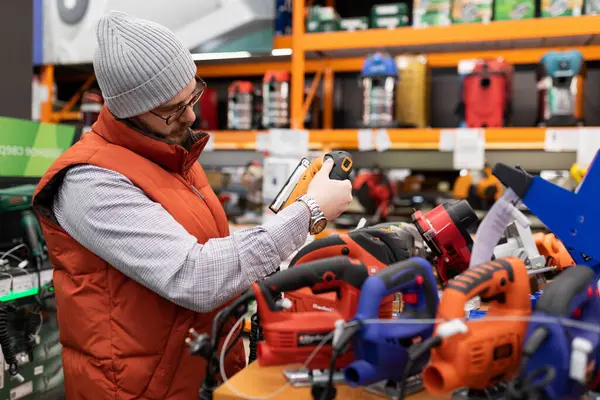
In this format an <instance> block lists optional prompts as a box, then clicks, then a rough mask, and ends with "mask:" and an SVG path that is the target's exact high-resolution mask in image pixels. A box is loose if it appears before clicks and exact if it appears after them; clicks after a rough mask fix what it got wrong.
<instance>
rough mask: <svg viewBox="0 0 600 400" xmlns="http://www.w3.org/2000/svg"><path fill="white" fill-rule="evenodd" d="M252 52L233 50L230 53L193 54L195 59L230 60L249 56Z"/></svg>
mask: <svg viewBox="0 0 600 400" xmlns="http://www.w3.org/2000/svg"><path fill="white" fill-rule="evenodd" d="M248 57H250V53H249V52H247V51H233V52H229V53H196V54H192V58H193V59H194V61H207V60H230V59H234V58H248Z"/></svg>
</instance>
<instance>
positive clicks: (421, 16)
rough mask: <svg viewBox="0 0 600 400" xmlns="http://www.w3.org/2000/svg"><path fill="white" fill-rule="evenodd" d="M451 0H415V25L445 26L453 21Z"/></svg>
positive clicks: (416, 26) (420, 26)
mask: <svg viewBox="0 0 600 400" xmlns="http://www.w3.org/2000/svg"><path fill="white" fill-rule="evenodd" d="M451 11H452V1H451V0H415V2H414V7H413V26H414V27H415V28H425V27H428V26H445V25H450V24H451V23H452V20H451V15H450V13H451Z"/></svg>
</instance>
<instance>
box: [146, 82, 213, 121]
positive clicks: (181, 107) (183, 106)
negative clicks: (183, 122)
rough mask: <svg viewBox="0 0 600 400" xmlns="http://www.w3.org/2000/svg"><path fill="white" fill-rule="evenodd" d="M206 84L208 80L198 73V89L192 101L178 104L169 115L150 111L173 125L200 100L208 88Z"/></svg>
mask: <svg viewBox="0 0 600 400" xmlns="http://www.w3.org/2000/svg"><path fill="white" fill-rule="evenodd" d="M206 86H207V85H206V82H204V80H203V79H202V78H200V77H199V76H198V75H196V90H195V91H194V94H193V95H192V98H191V99H190V101H188V102H187V103H185V104H181V105H179V106H177V109H175V111H173V112H172V113H171V114H169V115H167V116H164V115H160V114H158V113H156V112H154V111H150V113H151V114H152V115H155V116H157V117H158V118H160V119H162V120H164V121H165V122H166V124H167V125H171V124H172V123H173V121H177V120H178V119H179V118H181V116H182V115H183V113H184V112H185V110H186V109H187V108H188V107H194V106H195V105H196V103H197V102H198V100H200V98H201V97H202V95H203V94H204V90H205V89H206Z"/></svg>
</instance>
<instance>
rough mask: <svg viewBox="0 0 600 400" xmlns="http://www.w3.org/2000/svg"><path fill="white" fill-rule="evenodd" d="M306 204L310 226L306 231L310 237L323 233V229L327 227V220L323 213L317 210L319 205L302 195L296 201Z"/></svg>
mask: <svg viewBox="0 0 600 400" xmlns="http://www.w3.org/2000/svg"><path fill="white" fill-rule="evenodd" d="M296 201H301V202H302V203H304V204H306V206H307V207H308V209H309V211H310V225H309V228H308V231H309V232H310V234H311V235H317V234H319V233H321V232H323V229H325V227H326V226H327V218H326V217H325V214H323V211H321V209H320V208H319V205H318V204H317V202H316V201H315V199H313V198H312V197H310V196H308V195H302V196H300V197H298V198H297V199H296Z"/></svg>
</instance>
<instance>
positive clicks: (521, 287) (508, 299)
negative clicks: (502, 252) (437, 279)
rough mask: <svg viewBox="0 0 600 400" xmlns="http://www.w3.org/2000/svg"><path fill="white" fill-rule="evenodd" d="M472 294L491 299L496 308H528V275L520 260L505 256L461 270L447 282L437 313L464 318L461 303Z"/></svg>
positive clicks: (529, 306) (443, 316)
mask: <svg viewBox="0 0 600 400" xmlns="http://www.w3.org/2000/svg"><path fill="white" fill-rule="evenodd" d="M475 296H481V298H482V300H490V301H494V302H495V304H494V307H495V308H496V307H497V308H500V309H502V308H504V309H510V310H524V311H527V310H528V311H529V312H530V311H531V301H530V299H529V275H528V274H527V268H526V267H525V264H524V263H523V261H522V260H520V259H518V258H515V257H506V258H501V259H498V260H495V261H491V262H489V263H485V264H480V265H478V266H475V267H473V268H469V269H468V270H466V271H464V272H463V273H461V274H460V275H458V276H457V277H456V278H454V279H453V280H451V281H450V282H449V283H448V285H447V286H446V289H445V290H444V293H443V295H442V301H441V303H440V307H439V310H438V316H440V317H441V318H445V319H448V320H450V319H455V318H464V306H465V304H466V302H467V301H469V300H470V299H472V298H473V297H475Z"/></svg>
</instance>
